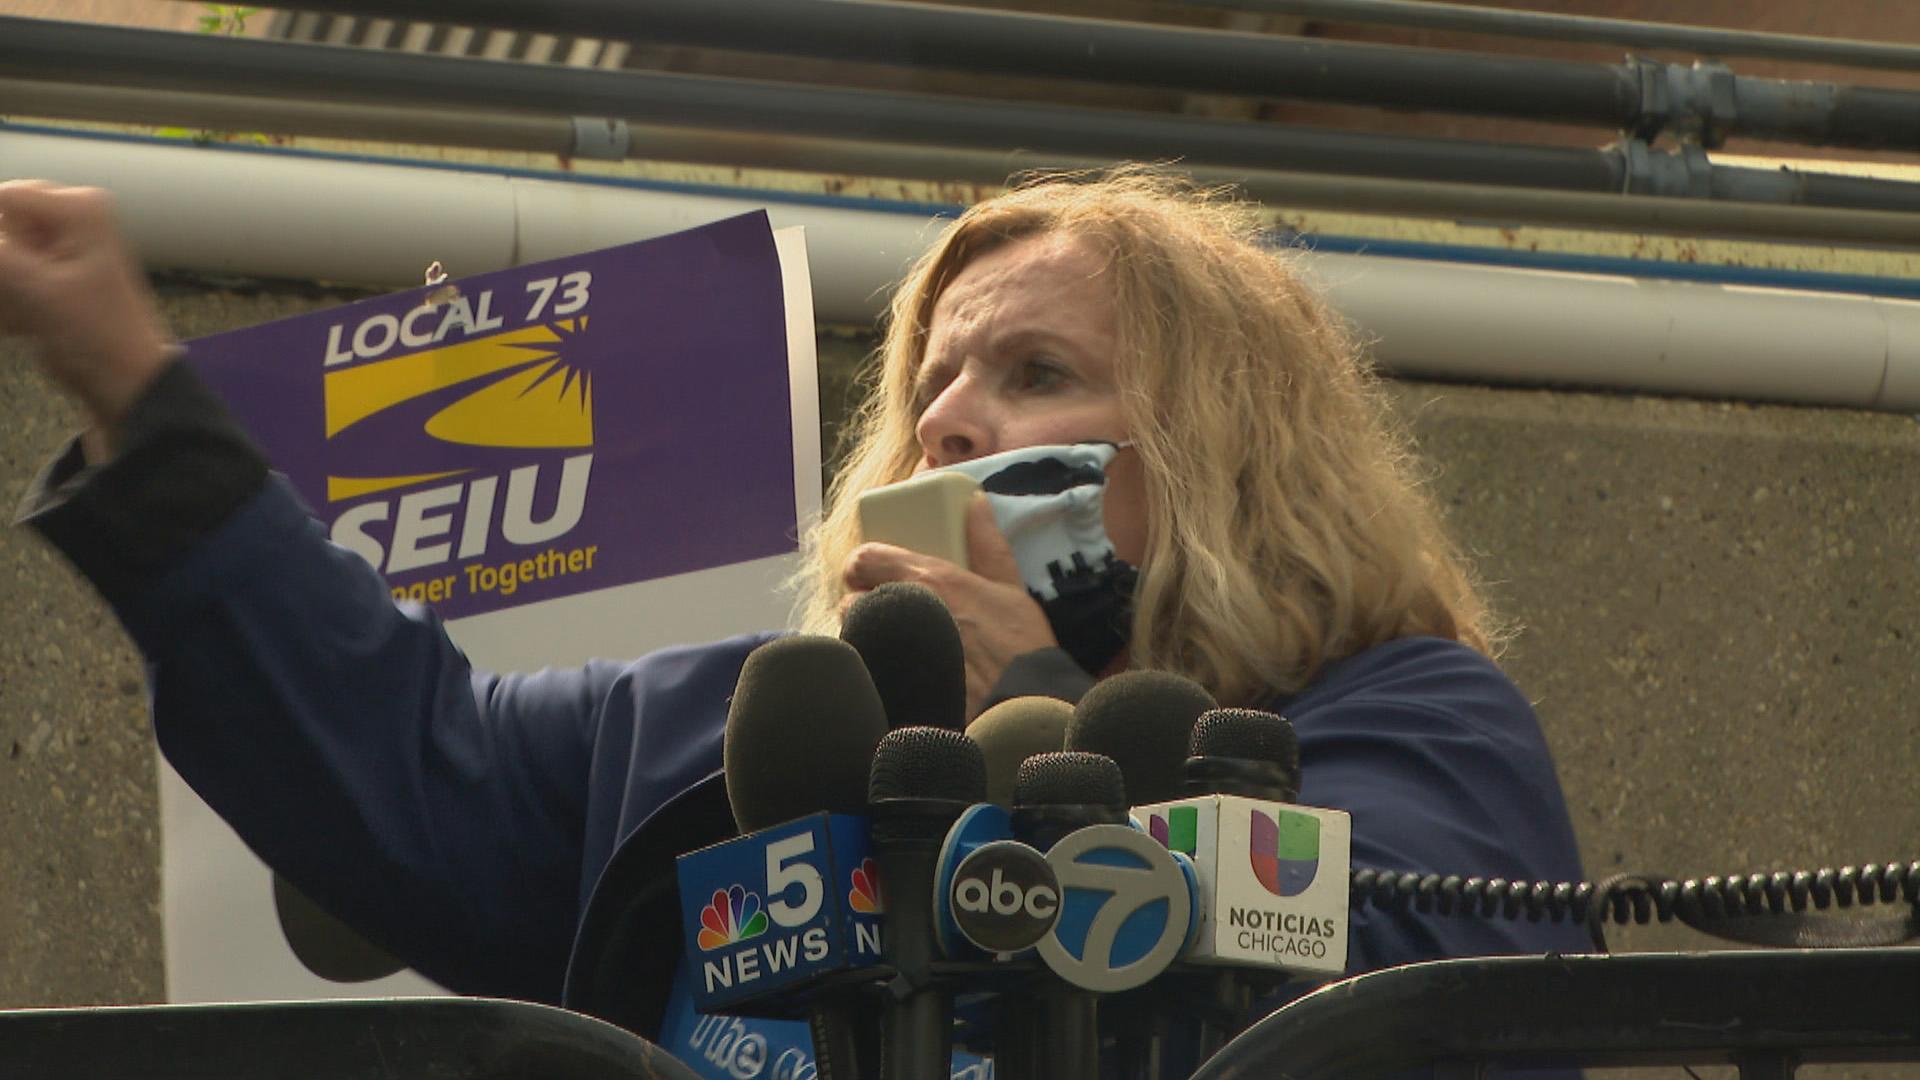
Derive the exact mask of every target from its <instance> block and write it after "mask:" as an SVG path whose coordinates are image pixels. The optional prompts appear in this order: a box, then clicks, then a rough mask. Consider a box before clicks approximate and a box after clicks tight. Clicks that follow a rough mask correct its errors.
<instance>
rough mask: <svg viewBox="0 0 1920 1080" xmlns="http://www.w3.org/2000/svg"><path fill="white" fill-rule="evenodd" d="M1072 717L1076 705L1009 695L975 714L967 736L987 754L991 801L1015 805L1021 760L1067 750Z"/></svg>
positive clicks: (1048, 698) (1054, 700) (988, 788)
mask: <svg viewBox="0 0 1920 1080" xmlns="http://www.w3.org/2000/svg"><path fill="white" fill-rule="evenodd" d="M1071 719H1073V706H1071V705H1069V704H1067V703H1066V702H1064V701H1061V700H1060V699H1058V698H1050V697H1017V698H1009V699H1008V700H1006V701H1003V702H1001V703H1000V704H998V705H995V706H994V707H993V708H991V709H988V710H987V711H986V712H983V713H981V714H980V715H979V716H976V717H974V719H973V723H971V724H968V725H967V737H968V738H970V739H972V740H973V741H974V742H976V743H979V744H980V752H981V753H983V754H985V755H986V757H987V801H988V802H992V803H998V804H1000V805H1001V806H1012V805H1013V782H1014V777H1016V776H1017V775H1019V772H1020V763H1021V762H1023V761H1025V760H1027V759H1028V758H1030V757H1032V756H1033V755H1035V754H1046V753H1052V752H1054V751H1057V750H1063V749H1065V748H1066V745H1067V722H1068V721H1069V720H1071Z"/></svg>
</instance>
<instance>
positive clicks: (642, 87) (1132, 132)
mask: <svg viewBox="0 0 1920 1080" xmlns="http://www.w3.org/2000/svg"><path fill="white" fill-rule="evenodd" d="M76 73H84V74H85V75H86V76H87V77H88V78H89V79H90V81H92V82H94V83H97V84H110V85H123V86H141V87H148V88H159V89H168V90H189V91H192V90H200V91H215V90H219V91H239V92H244V93H249V94H259V95H262V96H269V97H292V98H310V99H317V100H320V101H358V102H367V103H384V104H408V105H422V104H423V105H435V106H443V107H445V106H456V107H461V108H479V109H503V110H509V111H513V112H517V113H528V112H545V113H549V114H558V115H561V116H568V117H571V116H584V117H600V118H606V119H615V120H625V121H628V122H629V123H636V122H637V123H646V124H656V125H661V126H667V127H675V128H682V129H684V128H701V129H717V130H721V131H732V132H758V133H766V132H772V133H777V134H779V135H782V136H802V137H815V138H828V139H846V140H857V141H864V142H901V143H914V144H920V145H927V144H931V145H935V146H946V147H965V148H972V149H986V150H1005V149H1008V148H1013V147H1021V148H1027V149H1032V150H1037V151H1039V152H1041V153H1043V154H1065V155H1075V156H1080V157H1087V158H1095V159H1102V160H1166V159H1177V160H1181V161H1192V162H1198V163H1202V164H1206V165H1213V166H1223V167H1239V168H1257V169H1270V168H1273V167H1274V166H1275V165H1282V164H1284V165H1287V166H1291V167H1293V168H1295V169H1299V170H1304V171H1316V172H1329V173H1357V174H1360V175H1363V176H1376V177H1386V178H1398V179H1408V180H1431V181H1440V182H1450V183H1464V184H1490V185H1495V186H1503V187H1541V188H1558V189H1567V190H1577V191H1598V192H1627V191H1651V192H1652V193H1655V194H1672V195H1689V196H1695V197H1702V196H1706V197H1711V196H1715V195H1719V196H1720V197H1727V196H1728V195H1729V194H1732V193H1734V192H1736V191H1738V192H1739V193H1741V197H1745V198H1752V199H1756V200H1764V201H1782V202H1798V203H1803V204H1806V205H1816V206H1832V207H1848V208H1857V209H1880V210H1887V209H1916V210H1920V185H1913V184H1905V183H1899V182H1895V181H1887V180H1870V179H1856V178H1850V177H1849V178H1841V177H1823V176H1821V175H1820V174H1808V173H1783V174H1782V175H1783V176H1785V177H1788V178H1790V179H1791V182H1783V181H1782V180H1781V179H1780V178H1778V177H1776V176H1775V174H1774V173H1772V172H1770V171H1766V170H1752V169H1747V170H1741V169H1728V168H1724V167H1713V166H1704V167H1703V165H1702V163H1701V162H1699V161H1693V160H1690V159H1682V160H1680V161H1678V163H1676V162H1675V161H1674V160H1672V159H1673V157H1674V156H1673V155H1669V154H1664V153H1661V152H1655V151H1646V150H1645V149H1644V148H1642V150H1641V151H1639V152H1638V154H1639V157H1638V158H1637V159H1636V157H1635V153H1636V152H1635V151H1633V150H1632V148H1631V144H1628V145H1627V146H1625V147H1621V148H1615V149H1613V150H1608V151H1594V150H1581V149H1573V148H1561V147H1542V146H1511V145H1501V144H1494V143H1480V142H1470V141H1465V140H1454V139H1425V138H1413V137H1407V136H1385V135H1365V134H1357V133H1353V132H1344V131H1328V130H1324V129H1317V128H1302V127H1288V126H1284V125H1279V124H1263V123H1249V122H1239V121H1220V120H1204V119H1198V118H1192V117H1186V118H1179V117H1173V116H1168V115H1161V114H1149V113H1128V112H1120V111H1117V110H1108V109H1082V108H1066V107H1057V106H1039V105H1026V104H1016V103H1002V102H986V101H979V100H974V99H966V98H944V97H935V96H931V95H911V94H892V93H879V92H874V91H864V90H844V89H831V88H822V87H813V86H795V85H787V84H780V83H771V82H762V81H757V80H742V79H723V78H716V77H712V76H693V75H667V74H660V73H655V72H630V71H601V70H597V69H587V68H571V67H564V66H560V65H553V64H516V63H507V62H501V61H490V60H469V59H465V58H457V57H444V56H416V55H411V54H405V53H389V52H383V51H378V50H368V49H356V48H346V47H339V46H328V45H296V44H291V43H286V42H270V41H253V40H247V39H241V38H230V37H219V36H211V35H203V34H187V33H175V32H169V31H158V30H137V29H129V28H124V27H111V26H91V25H82V24H74V23H62V22H53V21H48V20H40V19H18V18H0V76H12V77H28V78H41V79H71V78H72V77H73V76H74V75H75V74H76ZM1702 160H1703V159H1702ZM817 167H818V168H820V169H832V168H834V163H833V162H825V161H823V162H820V163H819V164H818V166H817ZM1748 174H1751V175H1748ZM1701 175H1704V176H1708V177H1718V179H1717V180H1712V179H1709V180H1708V181H1707V182H1705V183H1702V182H1700V181H1699V180H1698V179H1697V177H1698V176H1701Z"/></svg>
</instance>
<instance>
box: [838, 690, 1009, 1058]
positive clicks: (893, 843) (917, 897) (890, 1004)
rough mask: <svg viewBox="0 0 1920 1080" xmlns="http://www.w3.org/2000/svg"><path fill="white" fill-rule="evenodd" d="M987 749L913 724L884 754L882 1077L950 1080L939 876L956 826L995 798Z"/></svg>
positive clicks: (877, 810) (880, 781) (876, 789)
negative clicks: (937, 909)
mask: <svg viewBox="0 0 1920 1080" xmlns="http://www.w3.org/2000/svg"><path fill="white" fill-rule="evenodd" d="M986 789H987V767H986V761H985V759H984V758H983V757H982V756H981V754H980V748H979V747H978V746H976V745H974V743H973V741H972V740H971V739H968V738H967V737H966V736H965V735H963V734H961V733H960V732H959V731H957V730H950V729H946V728H936V727H903V728H898V729H896V730H894V731H891V732H889V733H888V734H887V735H886V737H885V738H883V739H881V740H880V744H879V746H878V747H877V748H876V749H875V750H874V754H873V769H872V772H871V775H870V778H869V782H868V786H867V803H868V821H869V825H870V827H871V830H872V831H871V837H872V844H873V852H874V858H875V860H876V861H877V862H878V863H879V869H880V885H881V893H882V895H883V897H884V898H885V907H886V914H885V928H886V933H885V937H884V939H883V940H884V942H885V946H884V948H883V950H882V955H883V956H884V957H885V959H886V961H887V962H888V963H889V964H891V965H892V966H893V968H894V970H895V971H896V972H897V973H898V974H897V975H896V976H895V977H894V980H893V982H892V983H891V984H890V985H889V986H888V988H887V989H888V997H887V1002H886V1009H885V1013H884V1017H883V1021H882V1032H883V1035H882V1044H881V1052H880V1071H881V1074H882V1075H883V1076H884V1077H886V1080H948V1078H949V1076H950V1075H951V1073H952V1060H953V1001H952V998H951V995H950V992H949V991H948V990H947V989H946V988H944V987H942V986H940V985H938V984H936V983H935V982H934V978H933V962H934V960H935V957H936V952H937V949H938V946H937V944H936V940H935V936H934V878H935V870H936V864H937V863H938V861H939V857H940V848H941V844H942V842H943V841H944V840H945V839H946V835H947V830H948V828H949V827H951V826H952V825H953V823H954V822H955V821H956V820H957V819H958V818H959V817H960V815H961V813H962V812H963V811H965V810H966V809H967V808H968V807H969V806H971V805H972V804H974V803H977V802H979V801H980V800H981V799H982V798H983V797H984V795H985V794H986Z"/></svg>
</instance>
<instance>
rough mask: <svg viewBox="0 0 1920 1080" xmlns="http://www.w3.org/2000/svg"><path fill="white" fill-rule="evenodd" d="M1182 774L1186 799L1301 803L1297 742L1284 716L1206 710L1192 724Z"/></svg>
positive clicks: (1257, 710) (1298, 741)
mask: <svg viewBox="0 0 1920 1080" xmlns="http://www.w3.org/2000/svg"><path fill="white" fill-rule="evenodd" d="M1188 748H1189V750H1190V751H1191V756H1190V757H1188V758H1187V762H1186V764H1185V766H1183V767H1182V774H1183V775H1184V776H1185V778H1186V785H1187V793H1188V794H1190V795H1241V796H1245V797H1246V798H1249V799H1266V800H1268V801H1269V802H1283V803H1290V802H1292V801H1293V800H1295V799H1297V798H1299V797H1300V738H1299V736H1297V735H1296V734H1294V730H1293V724H1292V723H1291V722H1289V721H1288V720H1287V718H1286V717H1284V716H1277V715H1275V714H1273V713H1270V712H1262V711H1260V710H1259V709H1208V710H1207V711H1206V712H1204V713H1201V714H1200V719H1198V720H1196V721H1194V725H1193V738H1192V740H1191V742H1190V743H1189V744H1188Z"/></svg>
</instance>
